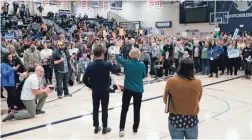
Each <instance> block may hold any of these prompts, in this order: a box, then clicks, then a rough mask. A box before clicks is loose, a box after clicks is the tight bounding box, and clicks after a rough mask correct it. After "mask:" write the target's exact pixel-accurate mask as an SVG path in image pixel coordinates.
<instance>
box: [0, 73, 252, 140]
mask: <svg viewBox="0 0 252 140" xmlns="http://www.w3.org/2000/svg"><path fill="white" fill-rule="evenodd" d="M240 75H241V74H240ZM197 78H200V79H201V80H202V83H203V85H204V92H203V97H202V100H201V102H200V113H199V121H200V123H199V139H252V80H245V79H243V78H241V77H238V78H231V77H230V76H220V77H219V78H208V77H207V76H197ZM117 79H118V81H119V82H120V83H123V76H118V77H117ZM165 83H166V82H165V81H162V80H153V79H151V78H149V79H146V82H145V92H144V93H143V100H142V107H141V121H140V127H139V132H138V134H137V135H134V134H133V133H132V125H133V110H132V109H133V108H132V107H133V106H132V105H131V106H130V109H129V111H128V115H127V120H126V130H125V137H124V138H119V136H118V133H119V121H120V112H121V104H122V102H121V100H122V94H121V93H111V94H110V95H111V96H110V103H109V117H108V124H109V126H110V127H111V128H112V131H111V132H110V133H108V134H106V135H103V134H102V133H99V134H96V135H95V134H94V133H93V129H94V128H93V126H92V96H91V91H90V90H89V89H88V88H86V87H83V85H82V84H77V85H75V86H74V87H70V91H71V92H73V97H66V98H63V99H61V100H58V99H57V96H56V93H52V94H50V95H49V97H48V99H47V103H46V104H45V106H44V108H43V109H44V110H45V111H46V114H42V115H38V116H36V117H35V118H33V119H28V120H20V121H10V122H5V123H2V124H1V138H3V139H149V140H155V139H170V134H169V131H168V114H165V113H164V109H165V105H164V103H163V100H162V95H163V91H164V87H165ZM1 106H2V110H4V109H7V107H6V106H7V105H6V99H2V103H1ZM5 115H6V114H2V115H1V117H2V118H3V117H4V116H5ZM100 120H101V114H100ZM100 123H101V121H100Z"/></svg>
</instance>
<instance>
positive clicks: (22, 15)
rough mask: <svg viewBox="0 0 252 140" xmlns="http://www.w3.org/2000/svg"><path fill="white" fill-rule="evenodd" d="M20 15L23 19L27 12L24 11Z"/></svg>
mask: <svg viewBox="0 0 252 140" xmlns="http://www.w3.org/2000/svg"><path fill="white" fill-rule="evenodd" d="M19 13H20V17H21V18H22V19H23V18H24V15H25V12H24V11H19Z"/></svg>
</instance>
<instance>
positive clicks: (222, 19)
mask: <svg viewBox="0 0 252 140" xmlns="http://www.w3.org/2000/svg"><path fill="white" fill-rule="evenodd" d="M209 17H210V20H209V24H211V25H214V24H215V22H218V23H219V24H228V20H229V12H216V17H215V14H214V12H212V13H210V16H209ZM214 18H216V21H215V20H214Z"/></svg>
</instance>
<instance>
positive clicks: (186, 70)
mask: <svg viewBox="0 0 252 140" xmlns="http://www.w3.org/2000/svg"><path fill="white" fill-rule="evenodd" d="M177 74H178V76H180V77H183V78H186V79H188V80H194V79H195V78H194V63H193V60H192V59H191V58H189V57H185V58H183V59H181V60H180V63H179V67H178V71H177Z"/></svg>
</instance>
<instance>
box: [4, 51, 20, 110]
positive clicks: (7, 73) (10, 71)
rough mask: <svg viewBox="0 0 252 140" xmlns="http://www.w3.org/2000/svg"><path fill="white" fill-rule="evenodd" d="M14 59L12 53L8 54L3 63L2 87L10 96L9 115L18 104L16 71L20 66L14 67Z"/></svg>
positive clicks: (8, 98)
mask: <svg viewBox="0 0 252 140" xmlns="http://www.w3.org/2000/svg"><path fill="white" fill-rule="evenodd" d="M12 57H13V56H12V55H11V54H10V53H8V54H6V56H5V57H4V59H3V61H2V63H1V87H4V88H5V89H6V91H7V94H8V96H7V104H8V108H9V110H8V113H10V112H14V106H15V104H16V90H15V89H16V82H15V71H17V70H18V68H19V66H16V67H15V66H14V65H13V61H12Z"/></svg>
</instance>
